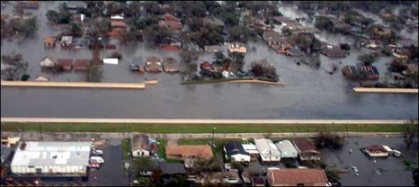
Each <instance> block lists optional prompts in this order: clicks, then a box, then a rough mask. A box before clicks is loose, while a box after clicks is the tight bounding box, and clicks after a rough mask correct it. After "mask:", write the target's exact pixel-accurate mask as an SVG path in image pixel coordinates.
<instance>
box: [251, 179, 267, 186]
mask: <svg viewBox="0 0 419 187" xmlns="http://www.w3.org/2000/svg"><path fill="white" fill-rule="evenodd" d="M252 181H253V184H263V185H265V179H264V178H263V177H252Z"/></svg>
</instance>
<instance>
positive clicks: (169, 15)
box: [162, 13, 180, 21]
mask: <svg viewBox="0 0 419 187" xmlns="http://www.w3.org/2000/svg"><path fill="white" fill-rule="evenodd" d="M167 18H169V19H172V20H176V21H180V19H179V18H176V17H175V16H173V15H172V14H169V13H166V14H164V15H163V16H162V19H164V20H169V19H167Z"/></svg>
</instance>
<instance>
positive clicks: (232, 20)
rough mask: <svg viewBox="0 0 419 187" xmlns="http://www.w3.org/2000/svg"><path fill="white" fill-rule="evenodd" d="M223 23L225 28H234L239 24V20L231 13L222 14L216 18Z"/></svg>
mask: <svg viewBox="0 0 419 187" xmlns="http://www.w3.org/2000/svg"><path fill="white" fill-rule="evenodd" d="M218 17H219V18H220V19H221V20H223V21H224V23H225V24H226V26H235V25H238V24H239V21H240V19H239V18H238V17H237V16H236V15H235V14H234V13H232V12H222V13H220V14H219V16H218Z"/></svg>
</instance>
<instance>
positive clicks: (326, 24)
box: [314, 16, 334, 32]
mask: <svg viewBox="0 0 419 187" xmlns="http://www.w3.org/2000/svg"><path fill="white" fill-rule="evenodd" d="M314 26H315V27H316V28H318V29H320V30H326V31H329V32H332V31H333V28H334V25H333V22H332V21H331V20H330V19H329V18H327V17H323V16H319V17H318V18H316V22H315V23H314Z"/></svg>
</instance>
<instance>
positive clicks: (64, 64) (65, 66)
mask: <svg viewBox="0 0 419 187" xmlns="http://www.w3.org/2000/svg"><path fill="white" fill-rule="evenodd" d="M57 66H58V68H60V69H61V70H62V71H71V70H72V69H73V59H57Z"/></svg>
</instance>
